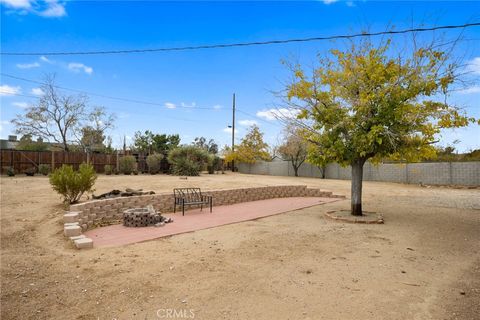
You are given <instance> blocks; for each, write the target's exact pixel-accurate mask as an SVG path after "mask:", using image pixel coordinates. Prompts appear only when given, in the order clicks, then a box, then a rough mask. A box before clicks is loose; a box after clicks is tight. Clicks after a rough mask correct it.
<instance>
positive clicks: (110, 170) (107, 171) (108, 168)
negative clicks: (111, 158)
mask: <svg viewBox="0 0 480 320" xmlns="http://www.w3.org/2000/svg"><path fill="white" fill-rule="evenodd" d="M103 170H104V171H105V174H106V175H107V176H109V175H111V174H112V173H113V166H111V165H109V164H106V165H105V166H104V167H103Z"/></svg>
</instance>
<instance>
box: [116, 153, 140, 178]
mask: <svg viewBox="0 0 480 320" xmlns="http://www.w3.org/2000/svg"><path fill="white" fill-rule="evenodd" d="M118 167H119V170H120V172H121V173H123V174H132V172H133V171H134V170H135V169H137V160H136V159H135V157H134V156H124V157H121V158H120V160H119V161H118Z"/></svg>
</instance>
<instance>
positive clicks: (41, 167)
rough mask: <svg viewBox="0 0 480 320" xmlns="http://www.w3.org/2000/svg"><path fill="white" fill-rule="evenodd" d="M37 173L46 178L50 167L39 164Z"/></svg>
mask: <svg viewBox="0 0 480 320" xmlns="http://www.w3.org/2000/svg"><path fill="white" fill-rule="evenodd" d="M38 173H40V174H43V175H44V176H48V174H49V173H50V165H48V164H39V165H38Z"/></svg>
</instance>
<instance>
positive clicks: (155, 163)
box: [147, 153, 163, 174]
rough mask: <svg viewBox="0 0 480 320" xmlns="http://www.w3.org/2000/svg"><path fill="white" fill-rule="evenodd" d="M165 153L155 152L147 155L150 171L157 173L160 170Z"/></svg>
mask: <svg viewBox="0 0 480 320" xmlns="http://www.w3.org/2000/svg"><path fill="white" fill-rule="evenodd" d="M162 159H163V155H162V154H160V153H154V154H151V155H149V156H148V157H147V166H148V172H150V173H151V174H156V173H158V172H159V171H160V161H162Z"/></svg>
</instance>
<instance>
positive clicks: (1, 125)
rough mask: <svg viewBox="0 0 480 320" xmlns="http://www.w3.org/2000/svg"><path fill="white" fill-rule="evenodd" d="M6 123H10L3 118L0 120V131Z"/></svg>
mask: <svg viewBox="0 0 480 320" xmlns="http://www.w3.org/2000/svg"><path fill="white" fill-rule="evenodd" d="M8 125H10V122H9V121H5V120H2V121H0V131H3V129H4V128H5V127H6V126H8Z"/></svg>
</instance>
